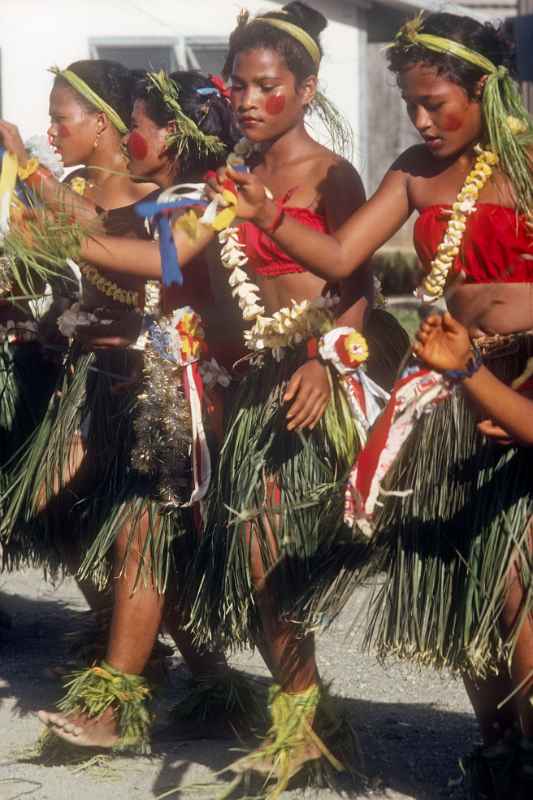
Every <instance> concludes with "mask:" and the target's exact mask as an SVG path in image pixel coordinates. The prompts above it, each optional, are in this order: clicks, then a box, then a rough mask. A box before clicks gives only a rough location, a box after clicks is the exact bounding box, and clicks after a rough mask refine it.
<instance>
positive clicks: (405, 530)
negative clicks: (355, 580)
mask: <svg viewBox="0 0 533 800" xmlns="http://www.w3.org/2000/svg"><path fill="white" fill-rule="evenodd" d="M510 54H511V48H510V46H509V44H508V42H506V41H505V40H504V38H503V37H502V34H501V33H500V31H498V30H497V29H495V28H494V27H493V26H492V25H490V24H488V23H487V24H485V25H482V24H481V23H479V22H476V21H474V20H471V19H469V18H467V17H459V16H455V15H451V14H434V15H430V16H429V17H427V19H425V20H424V21H423V22H422V21H421V20H420V18H419V19H417V20H415V21H413V22H412V23H409V24H408V25H406V26H404V28H402V30H401V31H400V32H399V34H398V36H397V37H396V39H395V41H394V43H393V44H392V46H391V48H390V49H389V51H388V57H389V62H390V66H391V69H392V70H393V72H394V73H395V74H396V75H397V78H398V83H399V86H400V89H401V91H402V94H403V97H404V99H405V102H406V105H407V110H408V112H409V115H410V117H411V119H412V121H413V123H414V125H415V126H416V128H417V130H418V131H419V132H420V134H421V136H422V137H423V139H424V144H422V145H418V146H416V147H413V148H410V149H409V150H408V151H406V152H405V153H404V154H403V155H402V156H400V158H399V159H398V160H397V162H396V163H395V164H394V165H393V166H392V168H391V169H390V171H389V172H388V173H387V174H386V176H385V178H384V180H383V182H382V184H381V186H380V187H379V189H378V191H377V192H376V194H375V195H374V197H373V198H372V199H371V200H370V201H369V202H368V203H367V204H366V205H365V206H363V208H362V209H361V210H360V211H358V212H357V213H356V214H355V215H354V216H353V217H352V218H351V219H350V220H349V221H348V222H347V223H346V224H345V225H344V226H343V227H342V228H341V229H340V230H339V231H338V232H336V233H335V234H334V235H333V236H326V235H324V234H323V233H319V232H315V231H310V230H309V229H307V228H304V227H303V226H301V225H299V224H298V222H297V221H295V220H293V219H291V217H290V216H289V215H288V214H285V215H284V216H283V217H282V218H281V219H280V218H279V212H278V209H277V207H276V206H275V204H273V203H272V202H270V201H269V200H268V199H266V198H265V194H264V188H263V186H262V185H260V183H259V180H258V178H257V176H248V175H246V176H239V175H232V177H233V178H234V179H235V181H236V182H238V183H239V184H240V189H241V198H242V199H241V202H240V203H239V208H238V211H239V213H240V214H241V215H243V216H246V217H251V218H253V219H254V220H255V221H256V223H257V224H258V225H259V226H260V227H262V228H268V227H269V226H270V227H271V226H272V223H273V221H275V222H276V225H275V230H274V231H273V233H272V235H273V238H274V239H275V240H276V241H277V242H278V243H279V245H280V246H282V247H284V248H286V249H287V251H288V252H290V253H291V254H292V255H293V256H294V257H295V258H298V259H300V260H301V261H302V263H305V264H307V265H309V267H310V268H312V269H313V271H314V272H316V273H317V274H318V275H321V276H323V277H324V278H329V279H331V280H335V279H339V278H341V277H343V276H345V275H348V274H350V273H351V272H352V271H353V270H354V269H356V268H357V266H358V265H359V264H362V263H363V262H364V259H365V258H367V257H368V255H369V254H370V253H371V252H373V251H374V250H375V249H376V248H377V247H379V246H380V245H381V244H383V243H384V242H385V241H386V240H387V239H388V238H389V237H390V236H391V235H392V234H393V233H394V232H395V231H396V230H397V229H398V228H399V227H400V225H401V224H402V223H403V222H404V221H405V220H406V219H407V217H408V216H409V215H410V213H411V212H412V211H413V210H415V209H416V210H417V211H418V212H419V214H420V216H419V218H418V220H417V224H416V228H415V244H416V247H417V250H418V252H419V255H420V257H421V259H422V261H423V263H425V264H426V265H427V269H428V276H427V277H426V279H425V280H424V283H423V287H422V289H421V294H422V296H423V297H424V298H425V299H434V298H435V297H438V296H440V295H441V294H442V293H443V291H445V290H447V294H448V298H447V299H448V304H449V307H450V309H451V310H452V312H453V313H454V315H455V316H456V317H457V319H458V320H459V321H460V322H462V323H463V324H464V325H466V326H467V327H468V329H469V331H470V333H471V334H472V335H473V336H475V337H476V342H477V345H478V347H479V349H480V351H481V354H482V356H483V360H484V362H485V364H486V365H487V367H488V368H489V369H490V371H491V372H494V374H495V375H497V376H498V377H500V378H501V379H502V380H504V382H506V383H509V382H511V381H512V380H513V379H515V378H517V377H520V375H521V374H522V373H523V371H524V368H525V366H526V363H527V360H528V358H529V357H530V356H531V354H532V349H533V340H532V337H531V333H530V331H531V329H532V328H533V317H532V314H531V283H532V281H533V272H532V269H531V264H532V261H531V236H530V233H529V230H528V227H527V219H528V216H529V215H530V214H531V212H532V209H533V183H532V180H531V156H530V150H529V142H530V136H531V132H532V127H531V121H530V119H529V117H528V115H527V112H526V111H525V109H524V107H523V104H522V102H521V99H520V94H519V90H518V87H517V86H516V84H514V83H513V81H512V79H511V77H510V74H509V70H510V68H511V67H512V65H511V63H510ZM457 273H460V274H462V277H463V282H462V283H459V284H455V286H454V285H453V280H452V279H453V276H454V275H456V274H457ZM452 287H453V292H452V291H451V288H452ZM413 453H416V454H417V457H416V458H413ZM387 488H388V489H391V488H392V489H394V490H399V491H400V492H401V493H402V494H401V495H400V496H399V497H398V496H395V497H389V499H387V500H386V502H385V507H384V509H383V511H382V512H381V513H380V515H379V519H378V520H377V523H376V524H377V525H378V528H379V530H380V534H379V537H378V539H377V542H376V544H377V545H378V553H379V554H380V556H381V558H380V559H378V565H379V566H381V567H382V568H383V569H384V570H385V571H386V581H385V584H384V585H383V588H382V589H381V590H380V592H379V594H378V598H377V600H376V603H375V605H374V612H373V616H372V628H371V631H370V633H369V639H370V640H373V641H376V642H377V645H378V650H379V652H380V653H381V654H382V655H385V654H387V653H392V654H394V655H398V656H400V657H404V658H409V659H411V660H414V661H416V662H418V663H422V664H432V665H435V666H438V667H443V666H446V667H450V668H452V669H455V670H460V671H461V673H462V674H463V676H464V680H465V684H466V687H467V690H468V693H469V695H470V698H471V700H472V703H473V705H474V708H475V711H476V714H477V716H478V719H479V722H480V725H481V731H482V734H483V738H484V741H485V744H486V745H487V748H486V749H483V750H481V751H480V753H481V757H480V758H479V759H476V760H477V762H479V763H481V764H482V765H483V769H484V770H485V773H486V774H485V789H484V791H485V792H486V793H487V794H488V795H490V796H491V797H492V796H503V795H504V794H505V792H511V793H512V792H513V791H514V792H515V794H514V795H513V796H517V794H518V792H519V791H525V792H526V794H527V791H529V790H528V789H523V788H521V789H520V790H518V789H517V788H516V783H515V784H514V785H513V788H511V789H509V788H508V786H507V788H504V789H502V788H501V784H502V782H503V783H507V784H509V782H511V784H512V781H518V782H520V781H526V779H527V775H530V774H531V767H530V761H531V752H532V747H531V737H532V735H533V727H532V726H533V713H532V711H533V710H532V706H531V691H532V675H533V672H532V670H533V660H532V659H533V627H532V624H531V609H532V597H533V584H532V582H531V575H532V574H533V573H532V570H531V538H530V534H529V533H528V528H527V521H528V519H529V517H530V515H531V513H532V500H531V465H530V459H529V457H528V452H527V450H525V449H523V448H515V447H512V446H511V447H507V448H505V449H503V450H502V449H501V448H500V447H498V446H496V445H495V444H493V443H491V442H487V441H485V440H484V439H483V438H482V437H481V435H480V434H479V432H478V431H477V428H476V419H475V416H474V415H473V414H472V412H471V410H470V409H469V408H467V407H466V405H465V403H464V401H463V398H462V396H460V395H456V394H454V395H453V396H452V397H451V398H450V399H449V400H448V401H446V402H444V403H442V404H441V405H440V406H439V407H437V409H436V410H435V411H434V413H432V414H431V415H424V416H423V417H422V419H420V421H419V422H418V424H417V425H416V427H415V430H414V431H413V433H412V435H411V437H410V438H409V440H408V444H407V445H406V446H405V448H404V451H403V457H401V458H400V461H399V463H398V465H397V468H396V469H395V470H394V474H393V475H392V477H391V478H390V480H389V481H388V486H387ZM405 492H408V494H407V496H406V495H405ZM515 726H518V727H519V729H520V730H521V732H522V734H523V735H524V737H525V739H524V741H523V743H522V746H521V747H515V746H514V743H513V742H512V741H510V740H506V741H505V745H504V747H503V750H502V749H501V747H500V744H498V746H497V747H496V748H494V747H493V746H494V745H495V743H497V742H500V740H501V739H502V737H503V735H504V734H505V733H506V732H507V731H510V730H512V729H513V727H515ZM478 755H479V754H478ZM487 787H488V788H487ZM498 792H500V794H498ZM505 796H510V795H509V794H507V795H505Z"/></svg>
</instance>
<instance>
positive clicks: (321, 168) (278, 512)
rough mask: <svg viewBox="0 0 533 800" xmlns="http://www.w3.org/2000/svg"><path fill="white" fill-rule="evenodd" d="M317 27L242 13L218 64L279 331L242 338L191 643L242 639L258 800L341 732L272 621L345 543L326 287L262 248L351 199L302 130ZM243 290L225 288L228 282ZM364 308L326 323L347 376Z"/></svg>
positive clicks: (351, 295)
mask: <svg viewBox="0 0 533 800" xmlns="http://www.w3.org/2000/svg"><path fill="white" fill-rule="evenodd" d="M325 25H326V20H325V19H324V17H323V16H322V15H321V14H319V13H318V12H316V11H314V10H312V9H311V8H309V7H307V6H306V5H305V4H304V3H298V2H296V3H289V4H288V5H286V6H284V7H283V9H281V11H279V12H272V13H268V14H266V15H263V16H261V17H257V18H255V19H249V18H248V16H247V15H241V17H240V19H239V23H238V26H237V28H236V30H235V31H234V32H233V34H232V36H231V39H230V50H229V55H228V60H227V66H226V71H227V73H228V75H229V76H230V78H231V99H232V103H233V107H234V109H235V111H236V113H237V116H238V119H239V123H240V126H241V129H242V130H243V132H244V133H245V135H246V137H247V139H248V142H249V143H250V144H251V145H253V154H252V155H251V157H250V159H249V165H250V167H251V169H252V173H253V175H254V176H257V180H258V181H259V180H260V181H261V182H264V183H265V184H266V185H268V187H269V191H270V192H271V193H272V194H273V196H274V198H275V200H274V201H273V204H274V206H275V208H276V209H277V215H276V218H275V219H274V220H272V224H271V225H270V227H268V228H267V229H265V231H264V232H262V231H260V230H259V229H258V228H257V227H256V226H255V225H251V224H249V223H245V224H244V225H242V226H240V230H239V238H240V244H239V245H238V249H240V252H241V254H243V258H244V256H245V257H246V258H247V259H248V261H249V265H250V270H249V271H250V273H251V274H250V275H249V278H248V280H250V279H253V280H254V281H257V284H258V286H259V291H260V294H261V298H262V299H261V302H262V303H264V306H265V308H266V311H267V312H268V313H269V314H272V315H273V317H272V319H273V320H274V322H273V325H275V324H276V320H278V321H279V320H281V319H285V320H286V325H285V329H284V330H283V331H278V332H277V333H274V329H272V330H271V331H268V330H267V328H263V329H262V331H261V332H258V331H259V329H258V327H257V325H256V326H255V327H254V329H253V330H252V332H251V334H250V337H251V338H249V339H248V341H249V343H251V345H252V348H254V349H258V350H260V351H261V352H260V354H259V355H258V357H256V358H254V359H252V360H251V362H250V364H249V368H248V371H247V373H246V375H245V377H244V379H243V381H242V383H241V385H240V388H239V392H238V395H237V397H236V400H235V405H234V412H233V414H232V416H231V418H230V421H229V423H228V428H227V431H228V432H227V434H226V437H225V441H224V445H223V448H222V451H221V457H220V463H219V467H218V471H217V477H216V481H215V482H214V485H213V491H212V496H211V498H210V506H209V512H208V517H207V522H206V536H205V538H204V541H203V543H202V546H201V550H200V558H199V562H198V567H197V571H198V574H199V575H200V576H201V586H200V589H199V593H198V596H197V598H196V601H195V604H194V610H193V626H194V631H195V633H196V635H197V637H198V639H199V640H200V641H202V642H207V643H210V642H212V641H215V642H218V641H220V640H222V641H224V642H227V643H228V645H232V644H233V645H242V644H245V643H247V642H253V643H254V644H256V645H258V646H259V647H260V649H261V652H262V654H263V656H264V658H265V661H266V663H267V664H268V666H269V668H270V669H271V671H272V674H273V676H274V678H275V681H276V686H275V687H274V689H273V692H272V695H271V706H272V728H271V732H270V738H269V741H268V743H267V744H266V745H265V746H264V747H262V748H260V750H259V751H258V752H256V753H253V754H252V755H251V756H250V757H247V758H245V759H244V761H243V762H241V764H240V765H239V769H242V770H244V769H247V768H252V769H258V770H260V771H264V772H265V773H266V774H267V775H271V776H275V777H276V778H277V780H278V784H277V786H276V788H275V789H274V790H273V794H272V797H274V796H276V797H277V796H278V794H279V793H280V792H281V791H283V789H284V787H285V786H286V785H287V782H288V781H289V779H290V777H291V776H292V775H293V774H294V773H295V772H297V771H298V770H299V769H300V767H301V766H302V764H303V763H304V762H306V761H313V760H317V759H319V758H320V757H321V755H322V754H323V753H324V752H326V753H328V751H327V748H325V745H324V743H323V742H321V741H320V739H319V737H318V734H317V729H318V730H319V731H320V733H321V735H324V736H326V735H328V734H332V733H333V732H335V731H336V730H337V731H338V729H339V728H340V727H341V725H340V723H339V720H338V719H335V718H334V716H333V715H332V714H331V713H329V714H328V711H327V706H326V704H325V703H324V702H323V701H324V699H325V693H324V689H323V687H322V686H321V683H320V680H319V676H318V670H317V666H316V661H315V653H314V641H313V637H312V635H308V636H305V635H304V634H303V631H302V629H301V628H300V627H299V626H298V625H296V624H294V623H292V622H287V621H286V620H285V619H284V618H283V612H285V611H287V610H288V609H290V608H291V604H292V601H293V599H294V597H295V596H296V595H297V594H298V593H299V592H301V591H302V589H303V587H305V586H308V585H309V584H310V585H311V586H312V585H313V581H314V578H315V577H316V575H317V574H318V572H319V570H320V569H321V568H322V566H323V564H324V562H328V561H329V560H331V559H333V558H334V557H335V554H336V553H337V551H338V549H339V548H340V547H341V544H342V541H343V537H344V536H345V535H346V534H347V533H348V530H347V529H346V528H344V526H343V524H342V505H343V497H342V492H341V491H339V490H340V488H341V487H342V485H343V481H344V480H345V477H346V470H347V468H348V466H349V464H350V461H351V459H352V458H353V455H354V453H355V452H356V451H357V448H358V446H359V439H358V435H357V432H356V429H355V425H354V423H353V419H352V415H351V411H350V406H349V403H348V400H347V397H346V395H345V394H344V389H343V387H342V386H341V381H340V380H339V379H338V376H337V375H336V373H335V371H334V370H333V369H331V366H329V365H328V366H325V365H324V364H323V363H322V362H321V361H320V360H319V359H318V352H317V349H316V344H317V337H319V336H320V333H321V331H324V330H328V329H329V328H330V327H333V325H334V323H333V318H334V312H333V310H332V308H333V303H332V301H331V295H330V294H329V293H328V287H327V286H326V283H325V281H324V280H323V279H320V278H317V277H315V276H313V275H311V274H310V273H309V272H307V271H306V270H305V269H304V268H303V267H302V266H301V265H300V264H299V263H298V262H297V261H296V260H294V259H293V258H291V257H290V256H288V255H287V253H286V252H284V251H283V250H282V249H280V248H279V247H277V246H276V245H275V244H274V243H273V241H272V239H271V236H272V235H273V234H274V233H275V231H276V229H277V227H278V225H279V224H280V223H281V222H282V220H283V219H284V218H285V217H290V218H291V219H294V220H298V221H299V223H300V224H301V225H303V226H305V228H306V229H309V230H318V231H330V230H331V231H332V230H336V229H337V228H338V227H339V226H340V225H341V224H342V223H343V221H344V220H345V219H346V218H347V217H348V216H349V215H350V213H352V212H353V210H354V209H355V208H357V207H358V206H360V205H361V204H362V203H363V201H364V193H363V188H362V185H361V181H360V178H359V176H358V174H357V173H356V171H355V170H354V169H353V167H351V166H350V164H349V163H348V162H347V161H346V160H344V159H343V158H341V157H339V156H337V155H335V154H334V153H333V152H331V151H330V150H328V149H326V148H325V147H323V146H321V145H320V144H318V142H316V141H315V140H314V139H313V138H311V136H310V135H309V133H308V132H307V130H306V127H305V117H306V112H307V111H308V110H309V109H312V108H313V107H315V106H316V105H317V103H318V102H320V104H321V107H322V108H327V109H328V111H330V110H331V107H330V106H328V105H327V103H326V101H325V100H324V98H323V97H320V100H318V97H319V96H318V93H317V74H318V69H319V65H320V59H321V55H322V51H321V48H320V43H319V34H320V31H321V30H322V29H323V28H324V27H325ZM335 122H336V123H337V128H338V119H335ZM221 191H223V187H221ZM298 227H299V226H298ZM229 247H231V242H230V243H229V244H228V245H227V246H226V250H228V248H229ZM228 252H229V250H228ZM246 258H244V260H246ZM239 263H241V262H239ZM241 278H242V275H239V274H235V275H233V276H232V278H231V279H230V280H232V281H234V282H233V283H232V285H233V286H237V284H238V282H239V280H240V279H241ZM252 289H253V286H252ZM246 292H250V284H249V283H246V284H244V285H243V286H242V287H241V288H239V287H238V286H237V288H236V289H235V293H236V294H238V296H239V297H240V298H241V299H242V303H241V307H242V308H244V314H245V315H248V314H252V315H253V314H257V313H262V312H264V311H265V309H263V308H259V307H256V306H253V305H252V306H247V300H246V297H248V295H247V294H246ZM249 296H250V297H253V296H254V293H253V291H252V292H251V294H250V295H249ZM371 304H372V285H371V284H370V281H369V275H368V272H367V271H366V270H364V269H363V270H362V271H361V272H360V273H359V274H358V275H357V276H355V279H354V280H353V281H351V283H350V286H349V287H348V286H345V287H344V291H343V294H342V301H341V306H340V309H338V310H336V311H335V313H336V314H338V324H339V325H342V324H344V325H348V326H350V327H349V328H348V334H347V335H349V336H350V337H351V342H352V345H353V347H354V350H355V351H356V354H355V356H354V358H353V361H352V362H351V365H352V367H353V366H356V365H357V364H358V363H359V358H362V359H364V357H365V355H364V354H365V353H366V342H365V341H364V339H363V338H362V336H361V334H360V333H359V332H358V331H362V330H364V329H365V321H366V318H367V316H368V312H369V310H370V308H371ZM246 318H248V319H250V316H247V317H246ZM263 319H264V318H263ZM371 319H372V318H371ZM374 320H376V317H375V316H374V318H373V321H374ZM258 324H259V322H258ZM372 334H373V335H374V339H373V340H372V341H369V349H370V353H372V351H373V342H374V341H376V340H377V339H378V337H380V338H381V341H379V344H380V345H381V346H382V347H383V348H384V349H385V351H387V347H386V343H387V342H388V343H389V345H390V349H391V350H392V355H391V354H390V352H388V353H387V355H388V357H389V358H390V362H389V374H388V375H387V378H388V380H389V381H392V379H393V376H394V371H395V367H396V366H397V364H398V362H399V360H400V358H401V355H402V345H404V344H405V339H403V337H402V332H401V329H400V328H399V326H396V325H395V324H394V322H392V321H391V318H389V317H388V315H386V314H379V315H378V318H377V321H376V322H375V324H374V327H373V330H372V331H370V333H369V338H370V336H371V335H372ZM376 334H377V335H376ZM254 336H256V337H257V341H255V340H253V337H254ZM394 339H395V344H393V343H392V342H393V340H394ZM377 343H378V342H376V344H377ZM357 348H359V349H357ZM395 356H396V357H395ZM391 364H392V367H391ZM384 373H385V374H386V370H384ZM306 429H307V430H306ZM304 430H306V432H305V434H303V433H302V432H303V431H304ZM317 714H318V715H319V716H321V718H322V722H323V723H324V724H323V728H322V730H320V722H319V719H318V717H317ZM328 755H329V758H330V760H331V762H332V763H333V764H334V765H335V767H336V768H337V769H341V768H342V766H341V765H340V763H339V761H338V760H337V758H336V757H334V756H333V755H331V754H330V753H328ZM269 796H270V795H269Z"/></svg>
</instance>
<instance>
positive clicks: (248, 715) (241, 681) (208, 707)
mask: <svg viewBox="0 0 533 800" xmlns="http://www.w3.org/2000/svg"><path fill="white" fill-rule="evenodd" d="M221 716H224V717H228V718H230V719H231V718H234V717H236V716H237V717H241V718H242V719H243V720H244V719H246V720H248V721H250V720H251V721H252V724H253V722H255V723H257V724H260V723H261V722H262V723H264V722H265V720H266V691H265V687H264V686H263V685H262V684H261V683H260V682H259V681H258V680H256V679H255V678H252V677H250V676H249V675H245V674H243V673H241V672H238V671H237V670H228V671H227V672H225V673H221V674H218V675H203V676H201V677H192V678H191V679H190V680H189V681H188V682H187V693H186V695H185V697H184V698H183V700H181V701H180V702H179V703H177V704H176V705H175V706H174V708H173V709H172V717H173V718H174V719H175V720H199V721H201V722H205V721H208V720H210V719H219V718H220V717H221Z"/></svg>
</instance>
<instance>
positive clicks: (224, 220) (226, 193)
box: [211, 189, 237, 233]
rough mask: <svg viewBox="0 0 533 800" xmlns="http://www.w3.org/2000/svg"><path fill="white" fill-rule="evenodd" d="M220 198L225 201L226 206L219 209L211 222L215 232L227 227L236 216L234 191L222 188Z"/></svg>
mask: <svg viewBox="0 0 533 800" xmlns="http://www.w3.org/2000/svg"><path fill="white" fill-rule="evenodd" d="M222 198H223V199H224V200H225V201H226V203H228V207H227V208H223V209H222V211H219V212H218V214H217V215H216V217H215V219H214V220H213V222H212V223H211V226H212V227H213V228H214V230H215V231H217V233H220V231H223V230H225V228H229V227H230V225H231V224H232V222H233V220H234V219H235V217H236V216H237V195H236V194H235V193H234V192H231V191H230V190H229V189H224V190H223V192H222Z"/></svg>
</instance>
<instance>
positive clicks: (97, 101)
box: [50, 67, 128, 136]
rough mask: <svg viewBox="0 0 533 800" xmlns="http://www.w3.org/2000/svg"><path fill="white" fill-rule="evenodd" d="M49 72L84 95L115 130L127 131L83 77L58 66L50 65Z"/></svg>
mask: <svg viewBox="0 0 533 800" xmlns="http://www.w3.org/2000/svg"><path fill="white" fill-rule="evenodd" d="M50 72H52V73H53V74H54V75H57V76H59V77H60V78H64V79H65V80H66V81H67V83H69V84H70V85H71V86H72V88H73V89H74V90H75V91H76V92H78V94H81V96H82V97H85V99H86V100H88V101H89V103H91V105H93V106H94V107H95V108H97V109H98V110H99V111H102V112H103V113H104V114H105V115H106V117H107V118H108V119H109V121H110V122H111V123H112V124H113V125H114V126H115V128H116V129H117V131H118V132H119V133H121V134H122V136H124V135H125V134H126V133H127V132H128V128H127V125H126V124H125V123H124V122H123V120H122V119H121V118H120V116H119V114H117V112H116V111H115V109H114V108H113V107H112V106H110V105H109V103H106V101H105V100H103V99H102V98H101V97H100V95H98V94H96V92H95V91H94V89H91V87H90V86H89V85H88V84H87V83H85V81H84V80H83V78H80V76H79V75H76V73H75V72H72V70H70V69H59V67H51V69H50Z"/></svg>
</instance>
